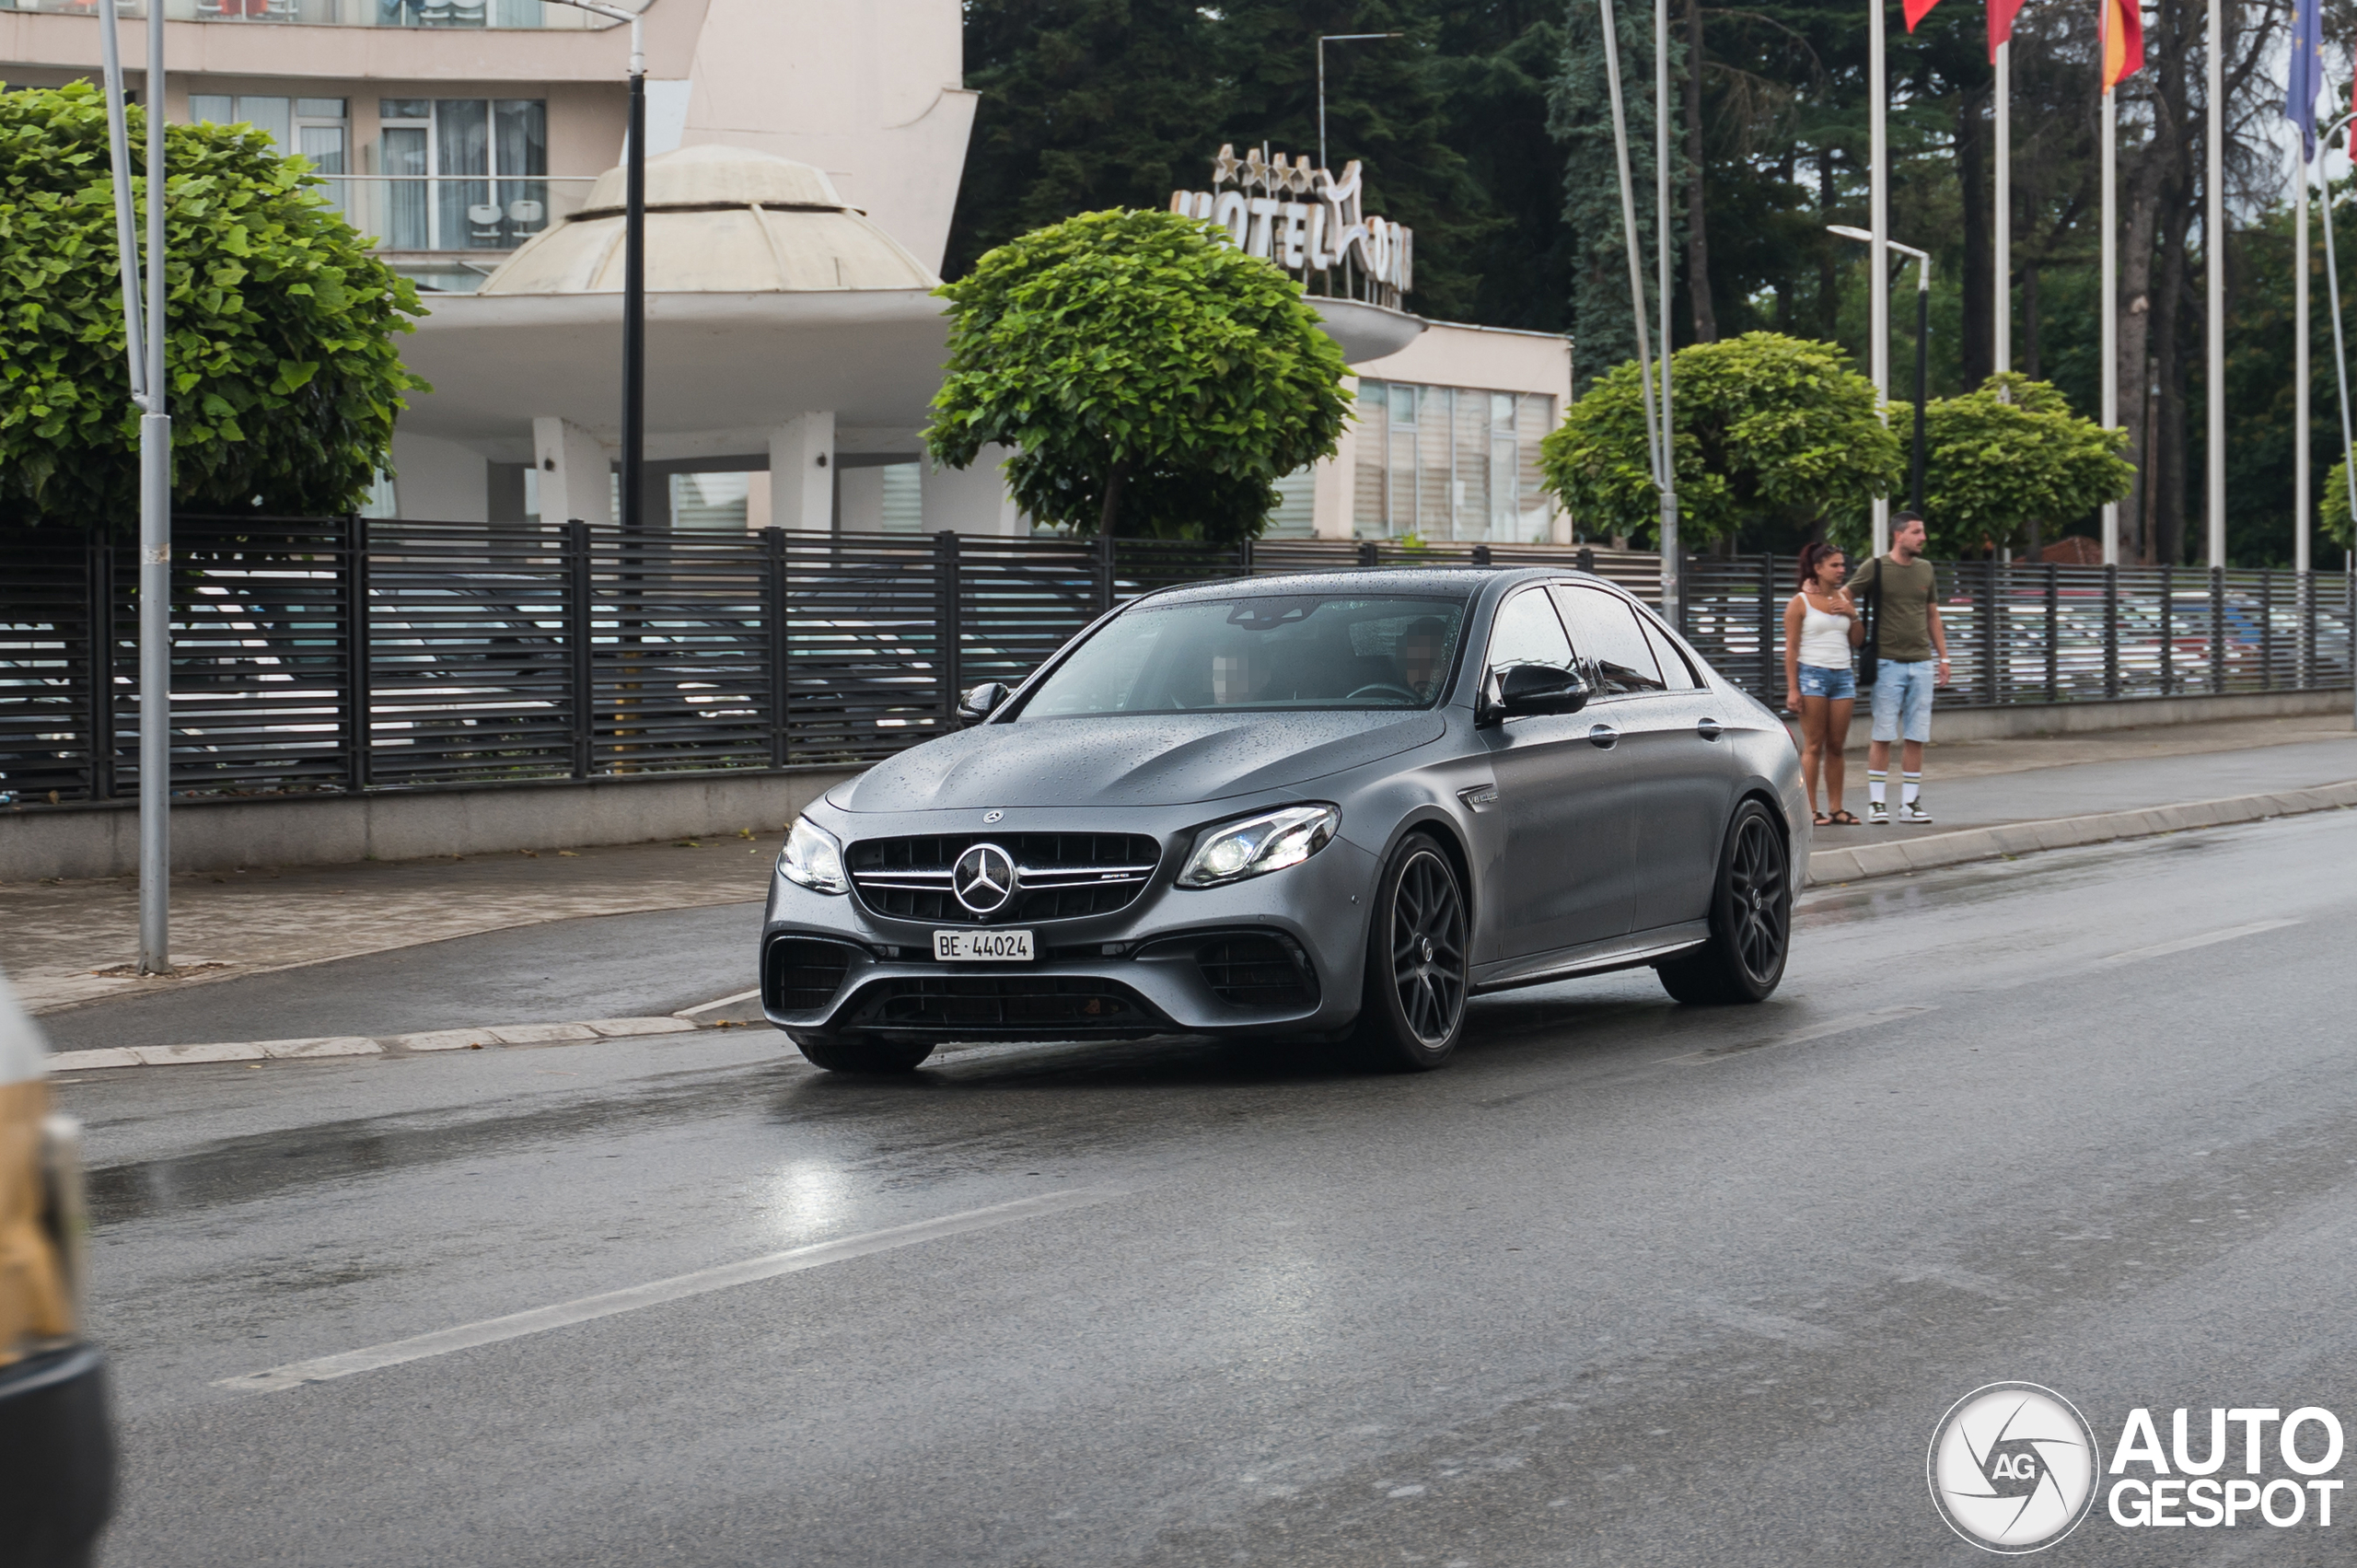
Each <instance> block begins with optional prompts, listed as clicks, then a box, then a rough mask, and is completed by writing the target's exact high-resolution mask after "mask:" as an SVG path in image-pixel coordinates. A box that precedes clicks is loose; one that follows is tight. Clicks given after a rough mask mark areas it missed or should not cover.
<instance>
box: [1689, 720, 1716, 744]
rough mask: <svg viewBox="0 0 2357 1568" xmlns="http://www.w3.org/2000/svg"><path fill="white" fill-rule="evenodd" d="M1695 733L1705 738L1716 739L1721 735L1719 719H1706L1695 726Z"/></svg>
mask: <svg viewBox="0 0 2357 1568" xmlns="http://www.w3.org/2000/svg"><path fill="white" fill-rule="evenodd" d="M1694 733H1695V734H1697V735H1699V736H1701V738H1703V739H1705V740H1716V739H1717V738H1719V735H1720V730H1719V721H1718V720H1716V719H1704V720H1702V721H1701V723H1700V724H1697V725H1696V726H1694Z"/></svg>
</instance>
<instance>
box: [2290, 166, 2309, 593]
mask: <svg viewBox="0 0 2357 1568" xmlns="http://www.w3.org/2000/svg"><path fill="white" fill-rule="evenodd" d="M2292 183H2293V192H2294V196H2293V209H2292V211H2293V218H2292V257H2293V261H2292V319H2293V329H2292V570H2293V571H2294V572H2298V573H2302V574H2305V573H2306V571H2307V570H2308V530H2309V527H2310V518H2309V515H2308V514H2309V512H2310V510H2311V507H2310V506H2309V505H2308V165H2307V160H2306V158H2305V157H2303V156H2302V154H2301V147H2300V145H2299V144H2298V143H2296V142H2295V143H2293V145H2292ZM2302 624H2303V625H2305V620H2304V621H2303V622H2302Z"/></svg>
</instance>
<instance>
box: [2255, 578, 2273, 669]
mask: <svg viewBox="0 0 2357 1568" xmlns="http://www.w3.org/2000/svg"><path fill="white" fill-rule="evenodd" d="M2258 689H2259V690H2260V691H2274V690H2275V568H2274V567H2272V566H2261V567H2260V568H2259V569H2258Z"/></svg>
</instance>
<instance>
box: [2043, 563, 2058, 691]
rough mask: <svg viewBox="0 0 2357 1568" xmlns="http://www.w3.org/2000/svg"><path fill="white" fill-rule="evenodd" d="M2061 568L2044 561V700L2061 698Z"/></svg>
mask: <svg viewBox="0 0 2357 1568" xmlns="http://www.w3.org/2000/svg"><path fill="white" fill-rule="evenodd" d="M2061 655H2062V568H2061V566H2060V565H2059V564H2057V563H2054V562H2051V561H2049V562H2048V563H2046V700H2047V701H2048V702H2049V703H2059V702H2061V700H2062V663H2061Z"/></svg>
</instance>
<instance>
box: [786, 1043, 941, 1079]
mask: <svg viewBox="0 0 2357 1568" xmlns="http://www.w3.org/2000/svg"><path fill="white" fill-rule="evenodd" d="M787 1038H788V1039H790V1040H793V1041H794V1043H795V1046H797V1047H798V1048H800V1050H801V1051H802V1054H803V1055H804V1057H806V1058H807V1059H808V1061H809V1063H810V1064H811V1065H812V1066H814V1067H824V1068H825V1069H826V1070H827V1071H828V1072H830V1073H856V1074H872V1075H881V1074H890V1073H913V1072H915V1071H916V1068H917V1064H918V1063H921V1062H923V1060H924V1059H925V1058H926V1057H928V1056H931V1055H932V1054H933V1045H932V1042H931V1041H928V1040H918V1041H915V1042H914V1043H911V1042H909V1041H906V1040H829V1039H827V1038H826V1037H825V1036H823V1035H809V1034H794V1035H789V1036H788V1037H787Z"/></svg>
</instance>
